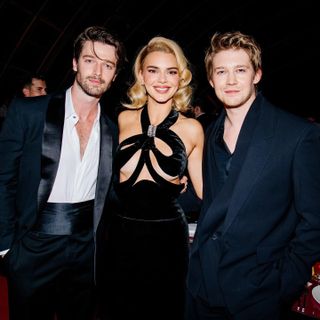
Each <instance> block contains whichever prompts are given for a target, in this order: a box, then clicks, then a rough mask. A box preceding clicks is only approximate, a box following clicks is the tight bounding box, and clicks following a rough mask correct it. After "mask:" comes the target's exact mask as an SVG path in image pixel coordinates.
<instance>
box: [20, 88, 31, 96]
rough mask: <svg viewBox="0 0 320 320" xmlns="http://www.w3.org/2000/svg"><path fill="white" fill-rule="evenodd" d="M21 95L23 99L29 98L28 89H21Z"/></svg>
mask: <svg viewBox="0 0 320 320" xmlns="http://www.w3.org/2000/svg"><path fill="white" fill-rule="evenodd" d="M22 93H23V95H24V96H25V97H30V90H29V89H28V88H23V89H22Z"/></svg>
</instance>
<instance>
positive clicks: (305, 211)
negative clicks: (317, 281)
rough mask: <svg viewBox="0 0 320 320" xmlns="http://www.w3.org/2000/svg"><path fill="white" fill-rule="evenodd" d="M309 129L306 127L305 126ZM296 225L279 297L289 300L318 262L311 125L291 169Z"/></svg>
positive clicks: (316, 156) (319, 191)
mask: <svg viewBox="0 0 320 320" xmlns="http://www.w3.org/2000/svg"><path fill="white" fill-rule="evenodd" d="M309 128H310V127H309ZM292 171H293V173H292V179H293V189H294V190H293V192H294V203H293V205H294V206H295V211H296V212H297V213H298V216H299V222H298V224H297V226H296V230H295V236H294V238H293V239H292V241H291V242H290V246H289V249H288V250H287V252H286V255H285V258H284V260H283V266H282V296H283V297H290V296H292V295H293V294H295V293H297V292H296V291H297V288H301V289H302V288H303V286H304V285H305V284H306V283H307V281H308V280H309V279H310V277H311V268H312V265H313V264H314V263H315V262H316V261H320V200H319V199H320V129H319V127H317V126H312V129H311V130H308V131H307V132H305V134H303V136H302V138H301V139H300V141H299V142H298V144H297V147H296V151H295V156H294V159H293V166H292Z"/></svg>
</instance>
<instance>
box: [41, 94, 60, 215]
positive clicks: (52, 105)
mask: <svg viewBox="0 0 320 320" xmlns="http://www.w3.org/2000/svg"><path fill="white" fill-rule="evenodd" d="M64 111H65V94H62V95H59V96H58V95H57V96H53V97H52V98H51V99H50V101H49V104H48V108H47V113H46V120H45V124H44V131H43V139H42V153H41V180H40V185H39V188H38V208H39V211H41V210H42V209H43V207H44V206H45V204H46V202H47V200H48V198H49V195H50V192H51V190H52V186H53V183H54V180H55V178H56V174H57V170H58V165H59V159H60V152H61V143H62V133H63V124H64V113H65V112H64Z"/></svg>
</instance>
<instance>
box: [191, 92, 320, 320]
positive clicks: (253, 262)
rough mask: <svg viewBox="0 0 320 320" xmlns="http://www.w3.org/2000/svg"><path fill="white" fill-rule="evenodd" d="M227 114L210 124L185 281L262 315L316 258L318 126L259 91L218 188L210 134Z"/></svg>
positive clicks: (207, 295)
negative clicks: (200, 198)
mask: <svg viewBox="0 0 320 320" xmlns="http://www.w3.org/2000/svg"><path fill="white" fill-rule="evenodd" d="M224 118H225V111H223V112H222V113H221V114H220V116H219V118H218V119H217V122H216V123H215V125H214V126H212V127H210V128H209V129H208V132H207V139H206V143H205V144H206V145H205V157H204V199H203V207H202V211H201V214H200V218H199V221H198V225H197V230H196V235H195V238H194V242H193V245H192V247H191V257H190V267H189V274H188V288H189V291H190V292H191V294H192V295H194V296H197V295H199V294H200V295H201V293H202V298H204V299H206V300H207V302H208V303H209V304H211V305H213V304H214V300H215V295H217V294H219V292H221V293H222V295H223V297H222V298H223V301H224V302H225V304H226V305H227V307H228V308H229V310H231V312H232V313H233V314H238V315H240V316H239V317H237V318H236V319H246V320H248V319H259V316H258V317H255V316H256V315H257V314H259V312H260V311H261V310H263V309H264V310H266V308H276V307H277V306H278V305H279V303H281V301H284V300H288V299H289V298H290V297H293V296H294V295H295V294H296V293H297V292H299V290H301V289H302V288H303V286H304V285H305V284H306V282H307V281H308V280H309V279H310V276H311V267H312V265H313V263H314V262H315V261H316V260H319V259H320V201H319V195H320V130H319V128H318V127H317V126H316V125H314V124H311V123H309V122H308V121H306V120H304V119H300V118H298V117H296V116H294V115H291V114H289V113H287V112H285V111H283V110H281V109H278V108H276V107H274V106H273V105H271V104H270V103H269V102H267V101H266V100H265V98H263V96H262V95H261V94H259V95H258V97H257V98H256V100H255V101H254V103H253V105H252V106H251V108H250V110H249V112H248V114H247V116H246V119H245V121H244V123H243V126H242V129H241V131H240V134H239V137H238V142H237V146H236V150H235V153H234V156H233V160H232V163H231V168H230V171H229V176H228V178H227V180H226V182H225V183H224V185H223V187H222V188H220V189H219V188H218V186H217V183H216V179H215V177H217V166H216V159H215V143H214V142H215V139H216V137H217V135H218V130H219V128H221V124H222V123H223V121H224ZM221 214H223V215H225V219H224V222H223V224H222V225H221V224H219V223H218V221H217V219H218V217H219V216H220V217H221ZM217 244H218V245H217ZM217 248H219V250H217ZM216 275H217V277H216ZM215 279H217V280H215ZM214 281H215V282H218V283H213V282H214ZM217 287H218V288H220V290H218V291H219V292H217V290H216V288H217ZM203 296H204V297H203ZM259 309H260V311H259Z"/></svg>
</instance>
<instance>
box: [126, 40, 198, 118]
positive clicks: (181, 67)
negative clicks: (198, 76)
mask: <svg viewBox="0 0 320 320" xmlns="http://www.w3.org/2000/svg"><path fill="white" fill-rule="evenodd" d="M152 52H165V53H171V54H173V55H174V56H175V57H176V59H177V63H178V72H179V76H180V82H179V88H178V90H177V92H176V93H175V94H174V96H173V108H175V109H176V110H177V111H180V112H186V111H188V109H189V108H190V101H191V97H192V87H191V85H190V82H191V80H192V73H191V71H190V67H189V62H188V60H187V58H186V57H185V55H184V53H183V51H182V49H181V47H180V46H179V45H178V44H177V43H176V42H175V41H173V40H170V39H167V38H164V37H154V38H152V39H151V40H150V41H149V43H148V44H147V45H146V46H144V47H143V48H142V49H141V50H140V51H139V53H138V55H137V58H136V60H135V63H134V66H133V74H134V82H133V85H132V86H131V87H130V88H129V90H128V92H127V96H128V98H129V99H130V103H123V106H124V107H126V108H131V109H138V108H141V107H143V106H144V105H145V104H146V103H147V101H148V95H147V92H146V89H145V87H144V86H143V85H142V84H141V83H140V82H139V80H138V75H139V72H140V71H142V68H143V63H144V61H145V59H146V57H147V55H148V54H150V53H152Z"/></svg>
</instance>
